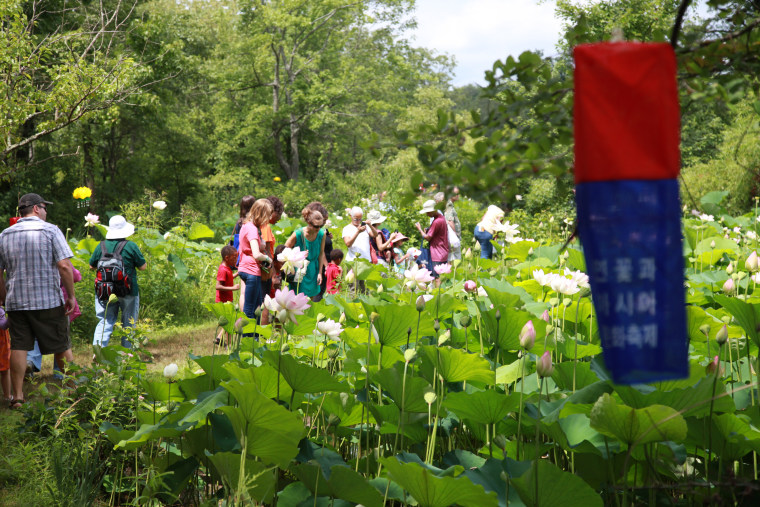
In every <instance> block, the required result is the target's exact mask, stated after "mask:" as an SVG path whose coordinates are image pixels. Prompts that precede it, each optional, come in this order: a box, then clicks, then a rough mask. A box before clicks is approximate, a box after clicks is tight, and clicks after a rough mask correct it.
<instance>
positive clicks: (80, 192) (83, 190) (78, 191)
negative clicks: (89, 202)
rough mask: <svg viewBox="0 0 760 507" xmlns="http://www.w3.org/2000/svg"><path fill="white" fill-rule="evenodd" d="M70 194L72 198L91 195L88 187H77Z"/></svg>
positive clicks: (82, 197) (86, 197)
mask: <svg viewBox="0 0 760 507" xmlns="http://www.w3.org/2000/svg"><path fill="white" fill-rule="evenodd" d="M72 195H73V197H74V199H88V198H89V197H90V196H92V190H90V188H89V187H77V188H75V189H74V193H73V194H72Z"/></svg>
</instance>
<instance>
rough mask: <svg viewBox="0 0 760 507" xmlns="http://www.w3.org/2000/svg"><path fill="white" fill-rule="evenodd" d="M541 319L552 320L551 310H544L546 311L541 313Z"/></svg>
mask: <svg viewBox="0 0 760 507" xmlns="http://www.w3.org/2000/svg"><path fill="white" fill-rule="evenodd" d="M541 320H543V321H544V322H550V321H551V320H552V318H551V317H550V316H549V310H544V313H542V314H541Z"/></svg>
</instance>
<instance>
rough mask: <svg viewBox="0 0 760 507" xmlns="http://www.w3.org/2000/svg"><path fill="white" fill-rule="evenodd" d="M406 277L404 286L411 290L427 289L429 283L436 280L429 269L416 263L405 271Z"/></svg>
mask: <svg viewBox="0 0 760 507" xmlns="http://www.w3.org/2000/svg"><path fill="white" fill-rule="evenodd" d="M404 278H406V282H405V283H404V286H405V287H408V288H409V289H410V290H414V289H418V290H425V287H427V284H428V283H430V282H432V281H433V280H434V278H433V276H432V274H431V273H430V271H429V270H427V269H425V268H420V267H419V266H417V265H416V264H415V265H414V266H412V268H411V269H407V270H405V271H404Z"/></svg>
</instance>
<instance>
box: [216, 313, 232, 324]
mask: <svg viewBox="0 0 760 507" xmlns="http://www.w3.org/2000/svg"><path fill="white" fill-rule="evenodd" d="M229 323H230V321H229V320H227V317H225V316H224V315H222V316H221V317H219V322H218V324H219V327H224V326H226V325H227V324H229Z"/></svg>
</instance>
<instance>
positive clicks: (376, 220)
mask: <svg viewBox="0 0 760 507" xmlns="http://www.w3.org/2000/svg"><path fill="white" fill-rule="evenodd" d="M386 218H388V217H384V216H383V215H382V214H381V213H380V212H379V211H377V210H374V209H373V210H372V211H370V212H369V215H367V222H369V223H371V224H372V225H375V224H382V223H383V222H385V219H386Z"/></svg>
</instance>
